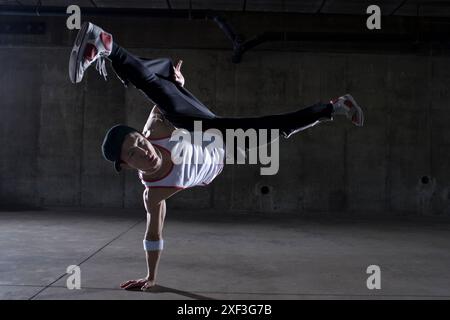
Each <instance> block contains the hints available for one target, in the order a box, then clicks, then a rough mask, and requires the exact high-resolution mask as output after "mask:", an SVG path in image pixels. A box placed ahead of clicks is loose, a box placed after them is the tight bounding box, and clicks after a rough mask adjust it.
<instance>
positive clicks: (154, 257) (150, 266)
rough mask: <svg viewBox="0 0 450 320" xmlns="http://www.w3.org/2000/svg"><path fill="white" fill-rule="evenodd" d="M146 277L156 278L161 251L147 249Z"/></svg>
mask: <svg viewBox="0 0 450 320" xmlns="http://www.w3.org/2000/svg"><path fill="white" fill-rule="evenodd" d="M146 257H147V271H148V272H147V279H148V280H156V275H157V272H158V265H159V260H160V258H161V251H160V250H158V251H147V252H146Z"/></svg>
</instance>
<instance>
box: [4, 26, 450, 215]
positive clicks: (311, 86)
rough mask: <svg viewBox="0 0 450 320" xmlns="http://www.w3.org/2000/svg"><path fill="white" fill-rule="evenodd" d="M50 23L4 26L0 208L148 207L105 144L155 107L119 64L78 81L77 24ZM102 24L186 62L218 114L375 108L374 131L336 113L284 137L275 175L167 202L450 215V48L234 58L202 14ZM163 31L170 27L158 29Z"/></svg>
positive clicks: (230, 172)
mask: <svg viewBox="0 0 450 320" xmlns="http://www.w3.org/2000/svg"><path fill="white" fill-rule="evenodd" d="M46 21H47V23H48V24H47V28H48V30H47V32H46V34H44V35H40V36H29V35H24V36H22V35H20V36H11V35H0V70H1V72H0V106H1V107H0V110H1V111H0V112H1V116H0V119H1V127H0V130H1V131H0V143H1V148H0V159H1V162H0V207H4V206H8V205H18V204H19V205H30V206H83V207H127V208H128V207H139V208H140V207H142V204H141V194H142V190H143V188H142V186H141V185H140V183H139V181H138V179H137V177H136V174H135V173H127V174H122V175H117V174H115V173H114V172H113V170H112V166H111V165H110V163H108V162H106V161H104V160H103V158H102V156H101V153H100V144H101V141H102V139H103V136H104V133H105V131H106V130H107V129H108V128H109V127H110V126H112V125H113V124H116V123H120V122H122V123H127V124H130V125H132V126H136V127H142V126H143V124H144V123H145V120H146V117H147V114H148V112H149V109H150V107H151V106H152V104H151V103H150V102H149V101H148V100H146V99H145V97H144V96H143V95H142V94H141V93H140V92H139V91H137V90H136V89H134V88H128V89H125V88H124V87H123V86H122V85H121V83H120V82H119V80H117V79H116V78H115V76H114V75H113V74H112V73H113V72H112V69H111V68H109V69H108V70H109V71H110V76H109V81H108V82H105V81H104V80H103V79H102V78H101V77H100V76H99V75H98V74H97V73H96V72H95V70H89V72H88V73H87V77H86V79H85V80H84V81H83V82H82V83H81V84H79V85H72V84H71V83H70V81H69V79H68V73H67V67H68V58H69V52H70V48H71V43H72V41H73V39H74V37H75V32H70V31H68V30H66V29H65V28H64V27H61V26H62V25H63V23H64V20H61V19H47V20H46ZM99 22H100V23H102V25H107V26H108V30H112V31H113V33H114V34H115V37H116V39H118V40H119V41H120V42H121V43H122V44H123V45H124V46H127V47H129V48H130V51H132V52H135V53H137V54H139V55H142V56H148V57H161V56H169V57H172V58H173V59H177V58H182V59H183V60H184V65H183V74H184V75H185V78H186V87H187V88H188V89H189V90H190V91H192V92H193V93H194V94H195V95H197V96H198V97H199V98H200V99H201V100H202V101H204V102H205V104H206V105H208V106H210V107H211V109H212V110H213V111H214V112H216V113H218V114H220V115H229V116H247V115H263V114H270V113H280V112H284V111H289V110H293V109H295V108H298V107H302V106H307V105H310V104H312V103H315V102H317V101H318V100H322V101H326V100H328V99H329V98H331V97H336V96H338V95H341V94H344V93H347V92H350V93H352V94H353V95H354V96H355V98H357V100H358V102H359V103H360V104H361V105H362V106H363V108H364V111H365V116H366V125H365V127H363V128H356V127H354V126H352V125H351V124H350V123H349V122H347V121H345V120H343V119H337V121H334V122H332V123H325V124H322V125H320V126H317V127H314V128H313V129H309V130H308V131H305V132H303V133H301V134H298V135H296V136H294V137H293V138H291V139H289V140H287V141H282V143H281V145H280V156H281V159H280V162H281V164H280V170H279V172H278V174H277V175H275V176H261V175H260V174H259V166H258V165H239V166H227V168H226V169H225V170H224V172H223V174H222V175H221V176H219V177H218V178H217V179H216V181H215V182H214V183H213V184H212V185H211V186H209V187H207V188H200V187H199V188H194V189H192V190H188V191H184V192H183V193H180V194H178V195H176V196H175V197H174V198H173V199H171V200H170V201H169V206H170V207H177V208H183V207H186V206H189V207H191V208H198V209H215V210H214V211H215V212H223V211H242V212H250V211H251V212H255V211H258V212H267V213H271V214H273V215H274V216H275V215H277V214H284V213H293V214H298V215H306V214H314V215H321V214H328V213H330V212H334V213H335V214H341V215H353V216H378V215H398V214H411V215H447V216H448V215H450V170H449V169H448V159H449V152H450V151H449V147H450V129H449V127H448V123H450V113H449V112H448V110H449V101H450V90H449V86H448V84H449V83H450V57H449V56H433V55H432V54H426V55H415V54H395V53H389V52H388V53H377V54H371V53H345V54H344V53H336V52H333V50H328V51H323V52H320V53H319V52H307V51H302V52H300V51H298V50H294V49H289V48H285V47H284V48H283V49H282V50H281V49H279V48H278V49H276V50H274V49H273V48H272V49H271V48H270V47H267V46H266V47H264V46H262V47H261V48H259V50H255V51H251V52H249V53H247V54H246V55H245V59H244V61H243V62H242V63H241V64H239V65H234V64H232V63H231V62H230V51H229V50H227V49H226V48H227V47H228V45H227V43H226V41H225V39H224V37H223V35H222V34H221V33H220V31H218V30H216V27H214V26H212V27H211V26H206V25H205V23H203V24H202V22H189V21H182V22H169V21H164V23H165V27H164V28H163V27H161V25H160V24H158V23H157V22H155V21H152V22H146V23H144V22H141V21H136V22H134V25H135V26H136V28H133V29H134V31H133V30H132V29H131V26H132V23H128V24H126V23H123V26H122V24H120V23H119V22H118V21H110V20H108V21H106V20H105V21H102V20H100V21H99ZM202 26H203V27H202ZM139 28H142V29H141V30H140V31H139ZM152 28H153V29H152ZM155 28H159V29H158V30H160V31H161V30H165V31H164V32H163V31H161V32H160V34H159V35H158V36H157V37H156V36H155V38H152V37H151V36H150V35H153V34H156V31H155ZM183 28H184V29H183ZM202 28H203V29H202ZM115 30H117V32H115ZM144 31H146V32H144ZM183 32H185V36H182V34H183ZM149 34H150V35H149ZM178 38H179V39H180V41H181V42H182V43H181V44H180V46H179V48H177V46H176V43H177V41H178V40H177V39H178ZM217 38H219V39H220V41H218V40H217ZM139 39H144V40H143V41H142V42H139ZM164 39H167V43H166V45H164V43H163V40H164ZM211 39H212V40H211ZM208 41H209V42H208ZM188 43H192V45H191V46H188V45H187V44H188ZM208 43H210V44H211V46H210V47H211V48H212V49H206V48H205V46H207V45H208ZM164 47H165V48H164ZM92 69H93V68H92ZM263 186H267V187H269V193H267V194H263V193H262V192H261V188H262V187H263Z"/></svg>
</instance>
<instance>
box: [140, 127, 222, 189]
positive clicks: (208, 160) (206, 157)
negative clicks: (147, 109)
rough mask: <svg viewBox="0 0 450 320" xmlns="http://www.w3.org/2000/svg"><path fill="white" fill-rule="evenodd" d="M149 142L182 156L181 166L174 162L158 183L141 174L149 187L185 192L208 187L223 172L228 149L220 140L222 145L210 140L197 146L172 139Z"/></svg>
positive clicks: (142, 179)
mask: <svg viewBox="0 0 450 320" xmlns="http://www.w3.org/2000/svg"><path fill="white" fill-rule="evenodd" d="M204 136H207V133H204ZM216 139H217V138H216ZM148 140H149V141H150V142H151V143H152V144H153V145H156V146H157V147H160V148H162V149H166V150H167V151H168V152H169V153H170V154H171V155H173V153H175V154H176V155H179V160H180V162H181V163H173V166H172V168H171V169H170V171H169V172H168V173H167V174H166V175H165V176H164V177H162V178H160V179H157V180H150V179H148V178H145V177H143V175H142V173H141V172H139V178H140V179H141V182H142V184H143V185H144V186H146V187H147V188H156V187H163V188H178V189H186V188H191V187H195V186H205V185H208V184H209V183H211V182H212V181H213V180H214V179H215V178H216V177H217V176H218V175H219V174H220V173H221V172H222V169H223V166H224V157H225V147H224V146H223V141H222V140H220V141H221V142H222V145H221V146H219V145H218V146H213V145H210V144H211V141H202V142H201V143H197V144H195V143H193V142H192V141H191V142H188V141H186V140H184V139H180V140H178V141H170V136H169V137H165V138H160V139H148ZM203 140H205V139H203ZM181 151H182V152H181Z"/></svg>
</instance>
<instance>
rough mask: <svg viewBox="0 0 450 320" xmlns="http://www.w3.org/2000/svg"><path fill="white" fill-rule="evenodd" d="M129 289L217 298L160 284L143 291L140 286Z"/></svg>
mask: <svg viewBox="0 0 450 320" xmlns="http://www.w3.org/2000/svg"><path fill="white" fill-rule="evenodd" d="M128 290H129V291H140V292H143V293H175V294H178V295H180V296H183V297H187V298H191V299H195V300H215V299H214V298H210V297H206V296H202V295H200V294H196V293H192V292H188V291H183V290H178V289H173V288H169V287H164V286H160V285H155V286H154V287H152V288H150V289H149V290H147V291H142V290H141V289H140V288H132V289H128Z"/></svg>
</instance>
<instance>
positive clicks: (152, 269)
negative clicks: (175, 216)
mask: <svg viewBox="0 0 450 320" xmlns="http://www.w3.org/2000/svg"><path fill="white" fill-rule="evenodd" d="M144 204H145V209H146V210H147V229H146V231H145V240H149V241H159V240H162V239H163V238H162V231H163V226H164V218H165V216H166V201H165V200H161V201H151V199H150V197H149V195H148V189H146V190H145V191H144ZM146 258H147V277H146V278H147V280H148V281H149V282H151V283H149V285H154V282H155V280H156V275H157V272H158V264H159V260H160V258H161V251H160V250H154V251H146Z"/></svg>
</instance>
